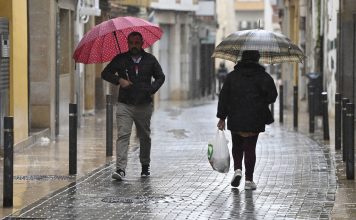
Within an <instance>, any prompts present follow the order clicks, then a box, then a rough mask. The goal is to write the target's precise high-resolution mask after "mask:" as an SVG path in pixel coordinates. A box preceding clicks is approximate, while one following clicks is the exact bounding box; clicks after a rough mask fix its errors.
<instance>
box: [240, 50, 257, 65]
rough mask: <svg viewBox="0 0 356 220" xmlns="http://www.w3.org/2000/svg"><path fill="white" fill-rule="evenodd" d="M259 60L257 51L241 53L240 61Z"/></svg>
mask: <svg viewBox="0 0 356 220" xmlns="http://www.w3.org/2000/svg"><path fill="white" fill-rule="evenodd" d="M259 60H260V52H258V50H244V51H243V52H242V56H241V61H253V62H258V61H259Z"/></svg>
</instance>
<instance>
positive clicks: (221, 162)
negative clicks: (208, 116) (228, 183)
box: [208, 130, 230, 173]
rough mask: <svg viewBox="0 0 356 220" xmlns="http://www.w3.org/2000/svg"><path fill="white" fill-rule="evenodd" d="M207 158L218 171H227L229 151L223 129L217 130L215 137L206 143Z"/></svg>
mask: <svg viewBox="0 0 356 220" xmlns="http://www.w3.org/2000/svg"><path fill="white" fill-rule="evenodd" d="M208 160H209V163H210V165H211V167H212V168H213V169H214V170H216V171H218V172H219V173H227V172H229V168H230V153H229V148H228V146H227V140H226V137H225V133H224V131H221V130H218V131H217V132H216V135H215V138H214V139H213V140H211V141H210V142H209V143H208Z"/></svg>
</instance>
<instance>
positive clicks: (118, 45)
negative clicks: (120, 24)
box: [113, 31, 121, 53]
mask: <svg viewBox="0 0 356 220" xmlns="http://www.w3.org/2000/svg"><path fill="white" fill-rule="evenodd" d="M113 33H114V38H115V41H116V45H117V47H118V50H119V53H121V48H120V44H119V41H118V39H117V35H116V31H114V32H113Z"/></svg>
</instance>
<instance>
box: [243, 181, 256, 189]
mask: <svg viewBox="0 0 356 220" xmlns="http://www.w3.org/2000/svg"><path fill="white" fill-rule="evenodd" d="M256 188H257V186H256V183H254V182H253V181H248V180H247V181H246V182H245V189H247V190H255V189H256Z"/></svg>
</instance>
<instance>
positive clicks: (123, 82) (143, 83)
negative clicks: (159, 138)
mask: <svg viewBox="0 0 356 220" xmlns="http://www.w3.org/2000/svg"><path fill="white" fill-rule="evenodd" d="M127 43H128V47H129V51H128V52H126V53H123V54H118V55H117V56H116V57H114V59H113V60H112V61H111V62H110V63H109V64H108V65H107V66H106V67H105V69H104V70H103V72H102V73H101V76H102V78H103V79H104V80H106V81H108V82H110V83H112V84H114V85H120V89H119V97H118V105H117V111H116V119H117V130H118V138H117V141H116V171H115V172H114V173H113V174H112V178H114V179H117V180H122V179H123V178H124V177H125V175H126V173H125V169H126V165H127V153H128V152H127V151H128V146H129V141H130V135H131V130H132V125H133V123H135V126H136V129H137V134H138V137H139V140H140V162H141V165H142V171H141V176H142V177H148V176H149V175H150V161H151V159H150V154H151V137H150V135H151V129H150V122H151V116H152V112H153V103H152V102H153V94H154V93H156V92H157V91H158V89H159V88H160V87H161V86H162V84H163V82H164V80H165V76H164V74H163V72H162V68H161V66H160V64H159V63H158V61H157V59H156V58H155V57H154V56H153V55H152V54H149V53H147V52H145V51H144V50H143V49H142V45H143V38H142V35H141V34H140V33H139V32H131V33H130V34H129V35H128V40H127ZM152 77H153V78H154V81H153V82H152Z"/></svg>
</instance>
